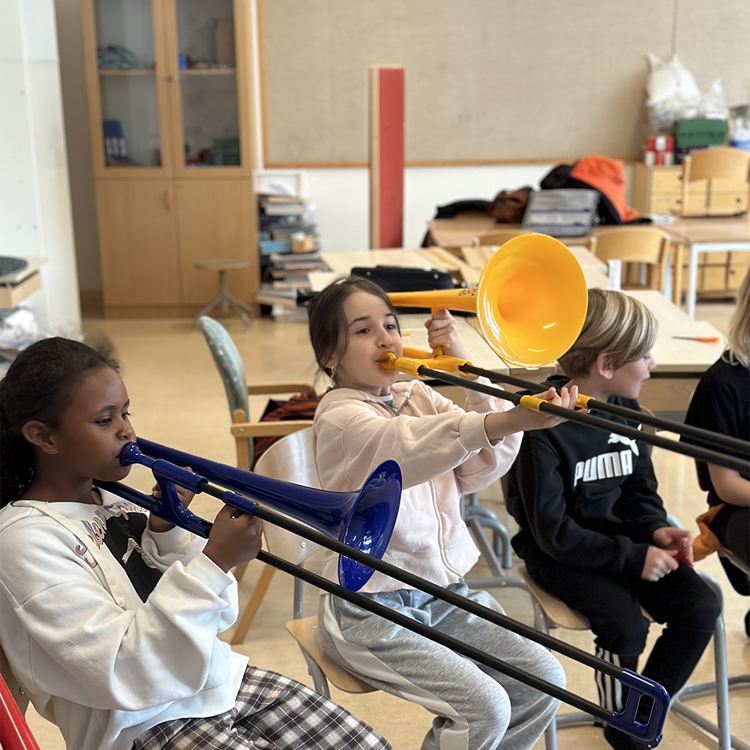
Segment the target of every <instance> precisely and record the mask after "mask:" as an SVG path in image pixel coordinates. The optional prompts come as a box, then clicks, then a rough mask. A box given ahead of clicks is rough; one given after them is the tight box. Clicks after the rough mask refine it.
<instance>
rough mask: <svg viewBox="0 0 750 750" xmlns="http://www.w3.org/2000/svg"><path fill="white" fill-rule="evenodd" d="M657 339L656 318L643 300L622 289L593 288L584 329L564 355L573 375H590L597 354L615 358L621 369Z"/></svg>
mask: <svg viewBox="0 0 750 750" xmlns="http://www.w3.org/2000/svg"><path fill="white" fill-rule="evenodd" d="M655 340H656V319H655V318H654V316H653V314H652V312H651V311H650V310H649V309H648V308H647V307H646V306H645V305H644V304H643V303H642V302H640V301H639V300H637V299H634V298H633V297H629V296H628V295H627V294H623V293H622V292H609V291H605V290H603V289H589V305H588V310H587V312H586V320H585V321H584V324H583V328H582V329H581V333H580V334H579V335H578V338H577V339H576V341H575V343H574V344H573V346H571V347H570V349H569V350H568V351H567V352H566V353H565V354H563V356H562V357H560V359H559V362H560V367H561V368H562V370H563V372H564V373H565V374H566V375H567V376H568V377H570V378H581V377H586V376H587V375H588V374H589V372H590V371H591V366H592V365H593V364H594V362H596V358H597V357H598V356H599V355H600V354H603V353H606V354H609V356H610V357H611V358H612V367H613V369H615V370H617V369H618V368H620V367H622V366H623V365H626V364H628V363H629V362H634V361H635V360H637V359H640V358H641V357H643V356H644V355H645V354H647V353H648V352H649V351H650V350H651V348H652V347H653V345H654V341H655Z"/></svg>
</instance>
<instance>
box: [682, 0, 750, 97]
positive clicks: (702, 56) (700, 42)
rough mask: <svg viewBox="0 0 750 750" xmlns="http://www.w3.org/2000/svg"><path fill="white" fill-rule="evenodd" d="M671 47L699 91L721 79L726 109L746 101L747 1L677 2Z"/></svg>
mask: <svg viewBox="0 0 750 750" xmlns="http://www.w3.org/2000/svg"><path fill="white" fill-rule="evenodd" d="M675 48H676V51H677V55H678V57H679V58H680V61H681V62H682V63H683V64H684V65H685V67H686V68H687V69H688V70H689V71H690V72H691V73H692V74H693V75H694V76H695V80H696V81H697V83H698V87H699V88H700V90H701V91H706V90H707V89H708V88H709V86H710V85H711V83H712V81H713V80H714V79H715V78H721V84H722V87H723V88H724V93H725V94H726V98H727V105H728V106H730V107H731V106H734V105H736V104H747V103H748V102H749V101H750V2H749V1H748V0H722V2H721V3H707V2H705V0H679V6H678V16H677V25H676V34H675Z"/></svg>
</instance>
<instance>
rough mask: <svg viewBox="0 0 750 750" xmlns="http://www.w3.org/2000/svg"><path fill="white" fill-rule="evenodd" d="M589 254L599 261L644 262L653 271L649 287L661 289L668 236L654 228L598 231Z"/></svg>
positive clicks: (622, 228) (666, 256) (667, 253)
mask: <svg viewBox="0 0 750 750" xmlns="http://www.w3.org/2000/svg"><path fill="white" fill-rule="evenodd" d="M592 252H593V253H594V255H596V257H597V258H601V259H602V260H621V261H623V262H625V263H646V264H647V265H649V266H651V267H652V268H653V271H652V272H651V273H649V286H650V287H652V288H655V289H661V288H662V286H663V284H664V275H665V273H666V269H667V259H668V257H669V237H668V236H667V235H666V234H665V233H664V232H662V231H660V230H658V229H650V228H646V227H618V228H617V229H607V230H604V231H602V232H598V233H597V235H596V242H595V243H593V245H592Z"/></svg>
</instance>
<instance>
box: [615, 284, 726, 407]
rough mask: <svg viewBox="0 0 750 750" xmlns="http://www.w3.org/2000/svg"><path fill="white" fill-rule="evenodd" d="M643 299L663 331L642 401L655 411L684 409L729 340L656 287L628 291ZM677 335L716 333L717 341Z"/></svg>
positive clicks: (659, 331) (653, 351)
mask: <svg viewBox="0 0 750 750" xmlns="http://www.w3.org/2000/svg"><path fill="white" fill-rule="evenodd" d="M626 294H629V295H630V296H631V297H635V298H636V299H639V300H640V301H641V302H643V304H645V305H646V307H648V308H649V310H651V312H652V313H653V314H654V316H655V317H656V320H657V322H658V323H659V330H658V333H657V336H656V343H655V344H654V348H653V349H652V350H651V353H652V354H653V356H654V359H655V361H656V367H655V368H654V369H653V370H652V371H651V378H650V379H649V380H647V381H646V383H645V384H644V386H643V390H642V391H641V396H640V398H639V401H640V403H642V404H643V405H644V406H647V407H648V408H649V409H651V410H652V411H662V412H663V411H667V412H669V411H671V412H684V411H686V410H687V407H688V404H689V403H690V398H691V397H692V395H693V391H694V390H695V386H696V385H698V381H699V380H700V377H701V375H702V374H703V373H704V372H705V371H706V370H707V369H708V368H709V367H710V366H711V365H712V364H713V363H714V362H716V360H717V359H719V357H721V355H722V353H723V351H724V348H725V346H726V341H725V339H724V337H723V336H722V335H721V334H720V333H719V331H717V330H716V329H715V328H714V327H713V326H712V325H711V324H710V323H707V322H706V321H699V320H691V319H690V318H689V317H688V316H687V315H686V314H685V313H684V312H683V311H682V310H680V308H679V307H677V306H676V305H674V304H672V302H670V301H669V300H668V299H667V298H666V297H664V296H663V295H662V294H660V293H659V292H657V291H656V290H653V289H649V290H642V291H641V290H638V291H631V292H626ZM675 336H711V337H713V336H715V337H718V339H719V341H718V342H717V343H716V344H705V343H703V342H702V341H685V340H683V339H675V338H674V337H675Z"/></svg>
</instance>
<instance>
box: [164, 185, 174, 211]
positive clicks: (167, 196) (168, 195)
mask: <svg viewBox="0 0 750 750" xmlns="http://www.w3.org/2000/svg"><path fill="white" fill-rule="evenodd" d="M164 202H165V203H166V206H167V211H171V210H172V208H173V207H174V195H173V194H172V190H171V188H170V189H169V190H166V191H165V192H164Z"/></svg>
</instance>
